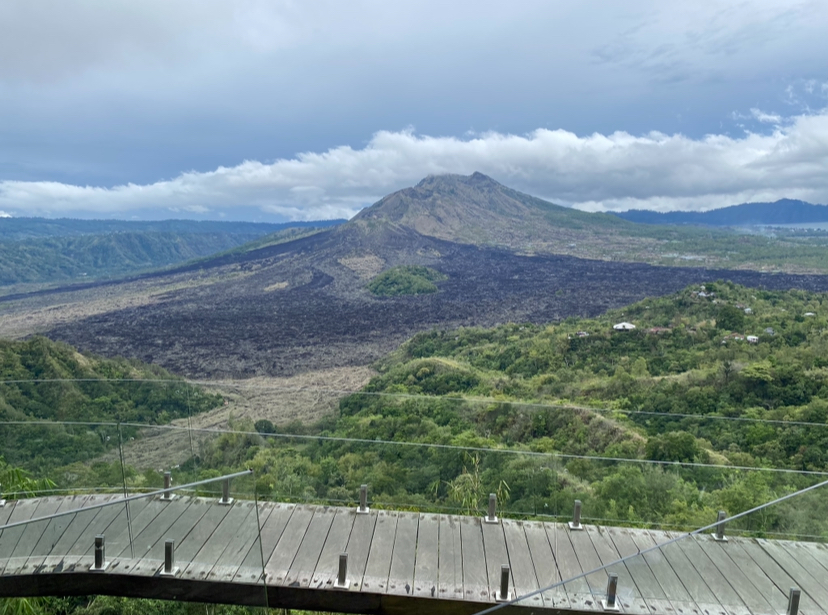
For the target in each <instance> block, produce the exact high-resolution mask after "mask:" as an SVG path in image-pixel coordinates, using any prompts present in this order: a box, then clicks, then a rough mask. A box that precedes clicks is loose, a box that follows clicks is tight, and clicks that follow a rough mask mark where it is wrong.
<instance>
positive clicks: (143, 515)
mask: <svg viewBox="0 0 828 615" xmlns="http://www.w3.org/2000/svg"><path fill="white" fill-rule="evenodd" d="M180 504H182V501H181V500H173V501H172V502H163V501H161V500H160V499H159V498H158V497H153V498H147V503H146V505H145V506H144V507H143V509H142V510H141V511H140V512H137V513H135V514H131V523H130V524H129V525H128V526H127V527H125V528H124V529H123V531H121V533H120V534H118V535H117V536H115V537H111V536H107V537H106V556H107V559H111V560H116V559H131V560H137V559H139V558H140V557H141V555H142V554H143V553H145V552H146V551H147V549H148V548H149V547H150V546H151V545H147V544H142V543H141V541H139V538H140V536H141V534H142V533H143V532H144V530H145V529H146V528H147V527H149V526H150V525H152V524H153V522H154V521H155V519H156V518H157V517H158V515H160V514H161V513H162V512H164V511H166V510H167V509H168V508H169V507H170V506H172V507H175V508H176V509H180V508H181V507H180V506H179V505H180ZM130 513H132V511H131V510H130ZM130 540H131V543H130ZM133 565H134V562H123V563H122V564H119V567H123V569H124V570H128V569H129V568H131V567H132V566H133Z"/></svg>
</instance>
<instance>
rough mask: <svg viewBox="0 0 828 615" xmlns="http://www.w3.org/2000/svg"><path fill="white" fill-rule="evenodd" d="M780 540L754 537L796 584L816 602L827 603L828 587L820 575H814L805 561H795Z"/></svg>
mask: <svg viewBox="0 0 828 615" xmlns="http://www.w3.org/2000/svg"><path fill="white" fill-rule="evenodd" d="M779 542H781V541H776V540H765V539H763V538H757V539H755V543H756V544H757V545H759V546H760V547H761V548H762V549H763V550H764V551H765V553H767V554H768V556H770V557H771V558H772V559H773V560H774V561H775V562H776V563H777V564H778V565H779V566H780V567H781V568H782V569H783V570H784V571H785V572H786V573H787V574H788V575H789V576H790V577H791V578H793V580H794V581H795V584H796V586H797V587H798V588H799V589H801V590H802V591H803V592H805V593H807V594H808V595H809V596H810V597H811V598H812V599H813V600H814V602H816V603H817V604H820V605H828V588H826V586H825V583H824V582H823V581H822V580H821V578H820V576H821V575H816V576H815V575H814V574H812V571H811V570H810V569H809V568H808V565H807V563H806V564H805V565H803V564H802V563H800V562H799V561H797V560H796V559H795V558H794V557H793V556H791V554H790V553H788V552H787V551H786V550H785V549H784V548H782V546H781V545H780V544H779Z"/></svg>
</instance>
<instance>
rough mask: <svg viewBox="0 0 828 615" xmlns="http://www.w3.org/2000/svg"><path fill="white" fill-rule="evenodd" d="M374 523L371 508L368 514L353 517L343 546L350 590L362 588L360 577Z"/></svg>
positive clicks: (363, 573)
mask: <svg viewBox="0 0 828 615" xmlns="http://www.w3.org/2000/svg"><path fill="white" fill-rule="evenodd" d="M376 524H377V511H376V510H372V511H370V512H369V513H368V514H364V515H356V519H354V527H353V528H352V529H351V536H350V537H349V538H348V546H347V547H346V548H345V551H346V552H347V553H348V580H349V582H350V588H349V589H350V590H351V591H358V590H360V589H362V579H363V577H364V576H365V568H366V566H367V565H368V555H369V553H370V551H371V544H372V543H373V540H374V528H375V527H376Z"/></svg>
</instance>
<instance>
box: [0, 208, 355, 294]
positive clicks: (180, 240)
mask: <svg viewBox="0 0 828 615" xmlns="http://www.w3.org/2000/svg"><path fill="white" fill-rule="evenodd" d="M341 223H342V221H340V220H331V221H328V220H326V221H319V222H287V223H279V224H270V223H255V222H218V221H216V222H214V221H192V220H162V221H158V222H132V221H125V220H73V219H68V218H64V219H58V220H50V219H46V218H3V219H0V286H8V285H12V284H21V283H35V284H39V283H44V282H57V281H68V280H78V279H95V278H100V277H113V276H121V275H128V274H131V273H136V272H139V271H147V270H151V269H157V268H159V267H167V266H169V265H175V264H178V263H183V262H185V261H190V260H192V259H198V258H204V257H209V256H213V255H217V254H219V253H223V252H226V251H228V250H233V249H238V250H244V249H247V248H245V246H249V247H250V249H253V248H255V247H258V246H261V245H268V244H272V243H278V242H280V241H286V240H289V239H291V238H295V236H297V235H298V234H303V233H304V234H306V233H309V232H313V229H315V228H324V227H331V226H334V225H336V224H341Z"/></svg>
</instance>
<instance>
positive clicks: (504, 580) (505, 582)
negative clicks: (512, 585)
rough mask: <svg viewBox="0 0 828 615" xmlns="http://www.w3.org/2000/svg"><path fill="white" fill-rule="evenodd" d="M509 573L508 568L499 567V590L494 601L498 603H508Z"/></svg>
mask: <svg viewBox="0 0 828 615" xmlns="http://www.w3.org/2000/svg"><path fill="white" fill-rule="evenodd" d="M509 572H510V571H509V567H508V566H507V565H506V564H503V565H502V566H501V567H500V589H499V590H498V592H497V596H495V600H497V601H498V602H508V601H509Z"/></svg>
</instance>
